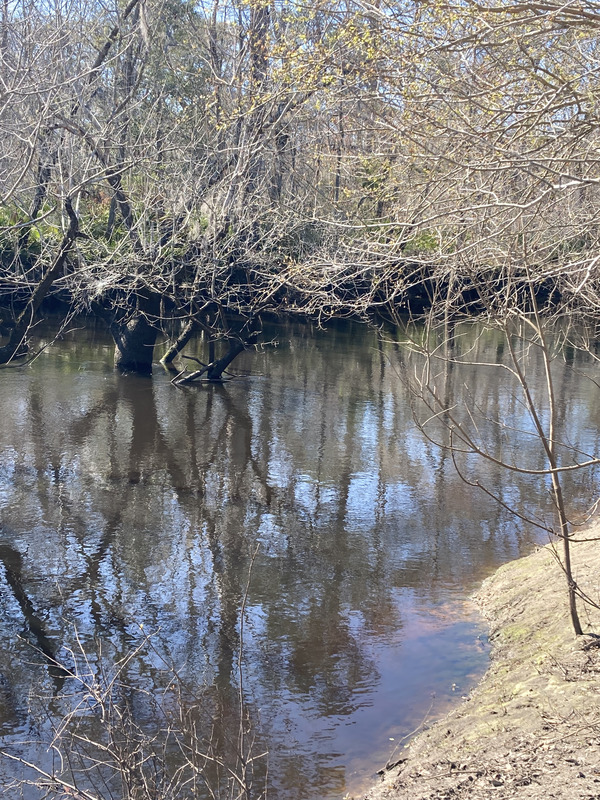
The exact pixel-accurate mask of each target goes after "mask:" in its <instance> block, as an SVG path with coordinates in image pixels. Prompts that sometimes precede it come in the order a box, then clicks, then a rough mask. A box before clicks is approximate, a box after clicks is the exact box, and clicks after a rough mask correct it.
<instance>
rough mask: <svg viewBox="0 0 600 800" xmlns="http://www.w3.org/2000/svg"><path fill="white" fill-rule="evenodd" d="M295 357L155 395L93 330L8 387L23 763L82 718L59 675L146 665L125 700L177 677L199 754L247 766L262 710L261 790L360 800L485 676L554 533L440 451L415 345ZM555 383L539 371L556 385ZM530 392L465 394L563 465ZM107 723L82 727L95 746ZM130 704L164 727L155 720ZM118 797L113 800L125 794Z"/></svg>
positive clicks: (325, 337) (1, 668)
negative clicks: (502, 613)
mask: <svg viewBox="0 0 600 800" xmlns="http://www.w3.org/2000/svg"><path fill="white" fill-rule="evenodd" d="M477 333H478V331H477V329H476V328H472V329H471V328H469V329H465V332H464V333H463V335H462V338H461V339H459V341H458V344H457V347H459V348H461V347H462V348H463V349H464V350H465V352H472V350H473V348H476V349H477V358H472V361H478V362H481V361H482V360H485V359H486V358H488V357H489V358H490V359H491V358H496V357H497V356H498V354H499V353H500V355H501V352H500V351H501V342H500V341H499V340H498V339H497V338H496V337H495V335H494V334H486V335H485V336H479V337H477ZM273 337H274V341H273V342H272V343H271V344H270V345H268V346H266V347H264V348H263V349H260V350H258V351H257V352H253V353H247V354H244V355H243V356H242V357H241V358H240V359H238V361H236V362H235V364H234V366H233V371H235V372H237V373H240V374H241V377H238V378H237V379H236V380H232V381H230V382H227V383H225V384H224V385H219V386H216V385H214V386H213V385H211V386H208V385H198V386H190V387H188V388H185V389H181V388H179V389H178V388H175V387H174V386H173V385H171V383H170V378H171V376H170V375H168V374H167V373H166V372H165V371H164V370H162V369H161V367H160V366H158V365H157V366H156V368H155V371H154V375H153V376H152V378H141V377H137V376H133V375H125V376H123V375H117V374H115V373H114V372H113V370H112V367H111V364H112V347H111V343H110V340H109V337H108V336H107V335H106V334H105V333H104V332H103V331H98V330H94V329H93V328H89V327H84V326H81V327H79V328H78V329H77V330H74V331H72V332H70V333H68V334H66V335H65V336H64V337H63V338H62V339H61V340H59V341H56V342H55V343H53V344H52V345H51V346H50V347H48V348H47V349H46V350H45V351H44V352H43V353H42V354H41V355H40V357H39V358H37V359H36V360H35V361H34V362H33V363H32V364H30V365H29V366H26V367H21V368H10V369H5V370H4V371H3V372H2V379H1V381H0V408H1V409H2V414H1V416H0V453H1V456H0V524H1V531H0V560H1V563H0V602H1V603H2V609H3V611H2V615H1V616H0V734H1V735H2V744H3V745H5V746H6V747H7V748H8V750H9V752H10V753H12V754H13V755H18V756H22V757H24V758H26V759H28V760H30V761H34V762H35V763H37V764H38V765H41V766H42V767H43V768H45V769H50V767H52V768H56V759H54V761H53V758H54V756H53V754H52V751H48V749H47V742H48V741H49V739H50V738H51V736H52V726H53V725H54V726H56V725H57V724H58V723H57V720H59V719H60V717H61V715H62V714H64V713H66V712H67V711H69V710H72V709H73V708H74V706H76V705H77V703H81V702H82V700H81V697H82V695H81V693H79V692H78V688H79V687H78V682H77V681H76V679H74V678H73V677H70V675H69V674H67V673H64V672H61V671H60V670H57V669H56V667H49V666H48V659H49V658H50V659H52V658H56V659H57V660H60V661H61V662H62V663H64V664H65V665H67V666H68V667H69V669H74V665H75V664H77V665H78V669H80V670H81V669H82V666H81V665H82V664H84V666H85V664H87V666H86V667H85V669H87V670H88V671H89V673H90V674H92V673H94V671H95V670H97V671H101V670H102V669H105V670H109V669H110V666H106V665H107V664H108V665H112V664H114V663H115V662H117V661H118V660H119V659H121V658H123V657H124V656H125V655H126V654H127V653H131V651H132V650H135V648H139V650H138V651H137V652H136V653H135V655H133V656H131V658H130V659H129V661H128V662H127V664H126V667H125V668H124V669H123V670H122V671H121V673H120V677H121V680H122V681H123V682H124V683H125V684H127V685H128V686H130V687H133V689H132V691H133V690H135V689H136V688H137V689H142V690H143V691H144V692H145V693H146V695H145V696H154V697H160V698H164V697H165V696H166V692H168V691H170V689H168V688H167V687H169V686H172V682H171V677H170V676H172V673H173V671H176V672H177V674H178V676H179V678H180V680H181V681H182V682H183V683H184V684H185V685H186V686H188V687H190V689H189V698H191V699H189V700H186V701H185V703H187V704H188V705H189V707H190V708H191V707H192V706H193V705H194V702H197V703H198V705H200V704H201V699H202V698H203V699H204V700H203V702H204V703H205V705H206V708H205V709H204V711H203V712H202V713H200V712H198V717H197V718H198V726H199V727H200V728H201V727H202V725H204V726H205V727H206V731H204V730H202V731H200V733H199V734H198V735H199V736H200V737H206V741H208V740H209V739H210V741H211V747H212V748H213V749H212V750H211V753H212V754H213V757H214V758H220V759H221V760H222V761H224V762H227V758H229V757H230V756H229V755H228V752H229V750H230V749H231V748H230V747H229V746H228V745H227V740H228V736H229V734H228V731H229V732H230V733H231V730H233V731H235V730H236V726H237V728H239V716H240V715H239V710H240V708H243V718H244V719H243V724H244V726H246V727H245V730H251V731H252V733H251V734H248V735H247V736H246V739H245V742H246V745H248V742H249V741H250V738H251V737H255V741H254V744H253V745H252V748H253V750H252V752H253V753H254V754H255V755H256V756H257V760H256V768H255V774H256V779H255V780H256V786H259V784H260V782H261V781H262V780H263V769H264V767H263V764H264V763H265V762H266V759H260V758H258V756H260V755H261V754H262V753H263V752H264V751H268V754H269V755H268V781H269V785H270V793H269V797H271V798H273V799H274V800H333V798H340V800H341V798H343V797H344V796H345V795H346V794H350V795H352V794H358V793H359V792H360V791H361V790H363V789H365V788H366V787H367V786H368V785H369V784H370V783H372V782H373V781H374V779H375V778H376V775H375V773H376V770H377V769H379V768H380V767H382V766H383V765H384V764H385V762H386V760H387V759H388V758H392V759H394V758H398V757H399V755H398V754H399V753H400V751H401V748H402V744H403V742H404V740H405V737H407V736H408V735H409V734H410V733H411V732H412V731H414V730H415V729H416V728H417V727H418V726H419V725H420V724H421V723H422V722H423V721H424V720H425V719H430V718H433V717H435V716H436V715H439V714H441V713H443V712H444V711H445V710H446V709H447V708H448V707H449V706H450V705H451V704H452V703H453V702H456V701H457V700H458V699H459V698H460V696H461V695H463V694H464V693H465V692H466V691H468V689H469V687H470V686H471V685H472V684H473V683H474V682H475V681H476V680H477V678H478V677H479V676H480V675H481V674H482V672H483V670H484V669H485V666H486V663H487V649H486V643H485V630H484V627H483V625H482V624H481V622H480V620H479V619H478V617H477V615H476V613H475V611H474V609H473V608H472V607H471V605H470V603H469V600H468V597H469V593H470V592H472V590H473V589H474V588H475V587H476V585H477V583H478V582H479V581H480V580H481V579H482V578H483V577H485V576H486V575H487V574H489V573H490V572H491V571H493V570H494V569H495V568H496V567H497V566H498V565H500V564H501V563H503V562H505V561H507V560H509V559H512V558H515V557H517V556H519V555H520V554H523V553H525V552H527V551H528V550H529V549H530V548H531V546H532V544H533V542H534V541H535V540H536V539H539V538H540V534H539V533H536V532H535V531H534V530H532V529H531V528H530V527H528V526H526V525H525V524H524V523H522V522H519V521H518V520H515V519H514V518H511V516H510V515H509V514H508V513H507V512H505V511H504V510H502V508H500V507H499V506H498V504H496V503H495V502H494V501H493V500H492V499H490V498H489V497H486V496H485V495H484V494H483V493H481V492H480V491H477V490H476V489H475V488H473V487H471V486H468V485H466V484H465V483H464V482H463V481H461V479H460V478H459V477H458V476H457V474H456V471H455V469H454V466H453V464H452V460H451V458H450V457H449V455H448V453H447V452H446V451H444V450H442V449H440V448H438V447H436V446H435V445H434V444H431V443H430V442H428V441H427V440H426V439H425V438H424V437H423V435H422V434H421V433H420V432H419V430H418V429H417V427H416V426H415V424H414V420H413V411H412V410H411V402H410V397H409V395H408V392H407V389H406V387H405V383H404V381H403V379H402V376H403V374H406V369H407V363H408V362H409V361H410V357H409V354H408V350H407V348H406V346H405V345H404V343H403V341H402V337H400V336H399V335H397V334H395V333H394V332H393V331H390V332H387V333H386V334H384V335H383V336H377V334H376V333H375V332H374V331H371V330H369V329H367V328H365V327H362V326H360V325H355V324H349V323H348V324H339V325H336V326H332V327H331V328H330V329H329V330H326V331H320V330H316V329H313V328H311V327H309V326H300V325H298V326H294V327H283V328H281V329H279V330H276V331H274V332H273ZM40 341H41V342H43V341H44V340H43V336H42V335H41V334H40ZM194 346H195V348H196V352H197V354H198V355H199V356H201V355H202V353H203V343H202V342H201V341H198V342H196V343H195V345H193V347H194ZM470 360H471V359H470ZM572 362H573V359H571V361H570V362H569V363H565V362H564V360H563V361H558V362H557V366H556V386H557V393H558V395H559V398H560V402H561V409H562V417H561V419H562V423H563V424H564V425H565V426H566V427H567V428H568V436H569V442H570V443H573V444H575V445H577V446H580V447H581V448H582V449H585V450H586V451H588V452H592V451H594V452H598V450H599V449H600V448H599V442H598V430H599V425H598V422H599V421H600V392H599V391H598V390H597V388H596V389H595V390H593V389H592V388H590V384H589V383H588V382H585V381H583V380H581V378H580V375H581V374H582V371H585V370H588V371H590V370H592V371H593V370H595V369H596V368H595V366H594V365H593V364H589V363H588V362H587V361H585V359H583V358H582V357H581V358H578V359H577V358H576V359H575V363H574V364H573V363H572ZM573 366H575V367H576V369H572V368H571V367H573ZM409 369H410V366H409ZM541 369H542V368H541V365H540V364H537V363H536V362H535V358H534V361H533V363H532V365H531V379H532V382H533V384H534V385H537V383H538V382H541V376H542V372H541ZM538 373H539V375H538ZM578 376H579V377H578ZM505 378H506V376H505V374H502V371H500V370H495V369H493V368H485V367H483V368H482V367H481V366H475V365H465V366H464V367H461V368H460V369H457V370H455V371H454V373H453V375H452V376H451V377H450V379H449V380H450V381H451V382H452V391H453V392H456V393H459V392H461V391H465V387H466V390H468V392H469V393H470V395H471V396H475V395H477V397H478V398H479V399H478V401H477V402H478V404H479V405H478V407H479V408H480V410H482V415H483V416H485V415H486V414H488V413H489V414H490V415H492V416H496V417H499V418H500V419H502V420H503V421H505V422H507V423H508V424H509V425H510V426H511V427H516V428H519V430H520V431H521V433H514V432H513V435H512V438H511V437H509V436H508V435H507V433H506V430H500V429H498V426H497V425H496V426H494V425H490V430H489V437H490V438H489V441H490V442H491V444H490V446H491V447H492V448H499V449H498V452H500V450H502V452H503V453H506V450H507V448H509V447H512V448H513V449H514V450H515V452H518V453H519V454H522V453H523V452H524V451H527V453H528V456H527V457H528V458H531V459H532V463H537V460H538V459H539V453H538V450H537V449H536V447H535V442H533V444H532V442H531V437H529V438H528V436H527V431H528V430H529V429H530V427H531V425H530V422H529V421H528V419H527V415H526V413H525V412H524V410H523V408H522V406H521V405H520V403H519V400H518V398H517V397H516V396H515V394H514V391H513V389H514V387H510V385H509V386H507V385H506V384H505V383H502V382H501V381H505ZM540 391H541V390H540ZM502 448H503V449H502ZM465 468H466V469H471V470H474V471H475V473H476V476H477V478H478V479H481V480H485V481H486V482H487V483H488V485H489V486H491V487H492V488H493V489H494V491H496V492H497V493H498V494H499V495H500V496H501V497H502V498H503V501H504V502H507V503H511V504H514V505H516V506H517V507H518V508H520V509H526V510H527V509H528V510H531V509H533V511H534V512H535V513H545V511H544V509H546V510H547V509H548V508H549V500H548V499H547V497H546V495H547V487H546V486H545V483H544V480H543V479H540V478H537V477H536V478H522V477H519V476H516V475H514V474H512V473H506V472H503V471H502V470H501V469H498V468H496V467H493V466H486V464H481V463H479V462H478V463H477V464H475V463H474V462H470V461H469V459H467V460H466V461H465ZM596 484H597V476H595V475H593V474H589V473H586V474H585V475H584V474H582V475H581V476H580V477H574V478H573V482H572V483H570V484H568V486H567V489H568V491H569V492H570V494H571V495H573V496H577V497H579V496H581V497H588V496H590V495H593V494H594V490H595V487H596ZM540 509H541V511H540ZM532 513H533V512H532ZM242 621H243V625H241V622H242ZM240 634H241V641H240ZM146 635H149V636H150V639H149V640H146V639H145V636H146ZM83 653H86V654H87V662H86V660H85V658H84V656H83ZM102 664H104V665H105V666H104V667H103V666H102ZM84 671H85V670H84ZM84 694H85V692H84ZM123 702H124V701H123ZM170 702H171V701H169V703H170ZM93 705H94V703H93V702H92V701H90V699H89V696H88V698H87V699H85V700H84V701H83V705H82V706H80V710H79V717H78V718H79V719H80V720H83V721H80V723H79V724H80V725H82V726H84V727H82V728H81V730H84V729H85V731H86V735H89V736H93V730H94V726H96V725H97V724H99V723H98V722H97V720H96V721H94V719H93V716H94V713H95V712H94V709H93ZM128 708H129V713H130V714H131V717H132V719H133V720H134V722H135V723H136V724H137V725H139V726H140V728H143V729H144V730H146V731H148V730H150V731H152V730H153V725H154V726H156V730H158V729H159V728H160V725H159V724H158V723H157V722H156V719H155V714H157V713H158V712H156V709H154V710H153V708H154V707H153V705H152V703H151V702H148V703H147V704H146V705H144V704H143V703H140V702H138V701H131V702H129V705H128ZM161 713H162V712H161ZM87 717H89V720H87V721H86V719H87ZM86 725H87V726H88V727H85V726H86ZM157 735H158V734H157ZM233 735H234V736H237V735H238V733H235V734H233ZM246 745H245V746H246ZM248 746H249V745H248ZM175 749H176V748H175ZM169 758H172V759H176V754H175V755H174V754H172V753H171V755H170V756H169ZM215 763H216V762H215ZM0 772H1V775H2V776H3V777H2V778H1V779H0V781H4V784H5V786H6V785H8V784H9V781H10V780H12V779H14V778H15V777H16V778H17V779H22V778H23V777H32V775H31V771H28V770H27V769H24V768H23V769H21V768H20V767H19V768H17V766H15V765H14V764H13V762H5V763H2V761H1V759H0ZM225 784H226V780H225ZM225 784H224V785H225ZM90 785H91V787H92V789H94V787H93V784H90ZM115 787H116V784H113V788H112V789H106V790H104V789H102V787H99V786H96V788H95V789H94V791H95V792H96V794H94V796H98V797H101V798H104V797H106V798H108V797H111V798H112V797H122V796H124V795H123V793H122V791H121V790H119V789H117V788H115ZM92 789H90V791H92ZM212 790H213V792H214V791H215V790H214V785H213V789H212ZM14 791H15V794H14V796H15V797H19V796H21V795H20V794H18V793H17V792H18V791H19V792H20V791H21V790H20V789H19V790H17V789H16V788H15V790H14ZM254 791H255V796H256V797H258V796H259V791H258V789H255V790H254ZM103 792H104V793H103ZM221 792H222V793H221V794H220V795H218V796H222V797H226V796H227V797H229V796H235V793H232V792H231V791H230V792H229V794H227V790H226V789H221ZM23 793H24V796H27V797H29V796H31V797H41V796H43V793H42V792H38V793H37V794H36V793H35V791H34V790H33V789H31V788H29V789H26V790H25V789H23ZM165 796H166V795H165ZM195 796H197V797H199V798H200V797H203V796H206V797H209V796H210V791H209V790H207V791H206V793H205V794H204V795H203V794H202V792H201V791H200V790H196V794H195Z"/></svg>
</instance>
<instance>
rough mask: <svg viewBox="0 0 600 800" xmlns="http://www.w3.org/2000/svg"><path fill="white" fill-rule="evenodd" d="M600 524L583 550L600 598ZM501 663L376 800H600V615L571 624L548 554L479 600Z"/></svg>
mask: <svg viewBox="0 0 600 800" xmlns="http://www.w3.org/2000/svg"><path fill="white" fill-rule="evenodd" d="M594 537H600V524H598V525H596V526H595V527H594V528H591V529H588V530H586V531H585V535H584V534H579V535H578V538H585V539H587V540H588V541H586V542H583V543H577V544H574V545H573V550H574V565H575V575H576V579H577V581H578V582H579V584H580V585H581V587H582V588H583V589H584V590H585V591H586V592H587V593H588V594H589V595H590V596H591V598H592V599H593V600H594V601H596V602H600V541H593V538H594ZM476 600H477V602H478V604H479V606H480V608H481V611H482V613H483V614H484V616H485V617H486V618H487V620H488V622H489V626H490V637H491V642H492V661H491V665H490V668H489V670H488V672H487V673H486V675H485V677H484V678H483V680H482V681H481V683H480V684H479V686H477V687H476V688H475V689H474V690H473V692H472V693H471V695H470V696H469V699H468V700H465V701H464V702H463V704H462V705H461V706H459V707H458V708H457V709H455V710H454V711H453V712H452V713H451V714H449V715H448V716H446V717H444V718H443V719H442V720H440V721H439V722H437V723H436V724H435V725H433V726H432V727H431V728H429V729H428V730H426V731H424V732H423V733H422V734H420V735H419V736H418V737H416V738H415V739H414V740H413V741H412V743H411V744H410V745H409V746H408V748H407V749H406V750H405V752H404V753H403V754H402V755H403V757H404V758H405V759H406V760H405V761H404V762H403V763H402V764H400V765H399V766H398V767H396V768H394V769H393V770H391V771H390V772H388V773H387V774H386V775H385V777H384V778H383V779H382V781H381V783H379V784H378V785H376V786H375V787H373V789H372V790H371V791H370V792H369V793H368V794H367V795H366V800H383V799H384V798H385V800H460V799H461V798H471V800H479V799H480V798H481V799H482V800H483V798H486V800H487V798H496V799H497V800H503V799H504V798H519V800H521V799H522V800H528V799H531V800H533V799H535V800H546V798H557V799H560V800H563V799H564V800H584V799H585V800H600V639H598V638H596V637H595V636H593V635H587V632H589V634H600V612H599V611H598V610H597V609H593V608H589V607H583V605H582V604H581V602H580V604H579V605H580V614H581V619H582V624H583V627H584V630H585V631H586V635H584V636H582V637H575V636H574V635H573V633H572V632H571V627H570V624H569V619H568V609H567V600H566V592H565V578H564V575H563V573H562V571H561V568H560V566H559V564H558V563H557V560H556V558H555V557H554V556H553V554H552V551H551V549H550V548H549V547H546V548H542V549H540V550H538V551H537V552H535V553H533V554H532V555H530V556H528V557H526V558H522V559H520V560H518V561H514V562H512V563H510V564H506V565H505V566H503V567H501V568H500V569H499V570H498V572H496V573H495V574H494V575H493V576H492V577H491V578H488V580H486V581H485V582H484V584H483V586H482V587H481V589H480V591H479V592H478V594H477V596H476Z"/></svg>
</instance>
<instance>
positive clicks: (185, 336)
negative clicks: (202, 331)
mask: <svg viewBox="0 0 600 800" xmlns="http://www.w3.org/2000/svg"><path fill="white" fill-rule="evenodd" d="M195 330H196V323H195V322H194V320H193V319H190V320H188V321H187V322H186V323H185V325H184V326H183V328H182V330H181V333H180V334H179V336H178V337H177V339H176V340H175V341H174V342H173V343H172V344H171V345H170V346H169V348H168V350H167V352H166V353H165V354H164V356H163V357H162V358H161V360H160V363H161V364H164V366H165V367H171V365H172V363H173V359H174V358H176V357H177V356H178V355H179V353H181V351H182V350H183V348H184V347H185V346H186V344H187V343H188V342H189V340H190V339H191V338H192V334H193V333H194V331H195Z"/></svg>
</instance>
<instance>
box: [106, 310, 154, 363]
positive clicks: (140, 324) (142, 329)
mask: <svg viewBox="0 0 600 800" xmlns="http://www.w3.org/2000/svg"><path fill="white" fill-rule="evenodd" d="M111 333H112V336H113V339H114V340H115V367H116V368H117V369H119V370H121V372H140V373H142V374H145V375H149V374H150V373H151V372H152V358H153V355H154V345H155V344H156V337H157V335H158V330H157V329H156V328H155V327H154V326H153V325H151V324H150V323H149V322H148V320H147V319H146V317H145V316H144V315H142V314H140V315H137V316H135V317H133V318H132V319H130V320H129V322H126V323H121V324H119V323H116V322H114V323H113V324H112V325H111Z"/></svg>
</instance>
